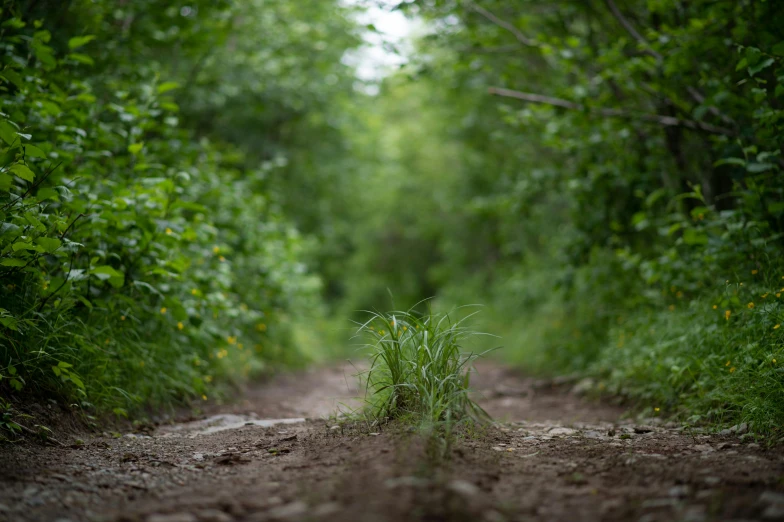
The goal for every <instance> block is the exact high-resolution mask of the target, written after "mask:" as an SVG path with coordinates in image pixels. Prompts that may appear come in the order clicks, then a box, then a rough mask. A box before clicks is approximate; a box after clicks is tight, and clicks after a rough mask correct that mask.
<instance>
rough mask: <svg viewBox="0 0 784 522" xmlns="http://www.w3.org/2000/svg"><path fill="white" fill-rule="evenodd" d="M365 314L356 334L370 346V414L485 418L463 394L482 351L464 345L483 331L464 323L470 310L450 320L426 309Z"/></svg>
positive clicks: (432, 419) (428, 419) (435, 419)
mask: <svg viewBox="0 0 784 522" xmlns="http://www.w3.org/2000/svg"><path fill="white" fill-rule="evenodd" d="M368 313H369V314H370V318H369V319H368V320H367V321H365V322H364V323H362V324H360V325H359V328H358V329H357V334H358V335H360V336H363V337H364V338H365V339H367V340H368V342H367V343H366V344H364V345H363V346H364V347H366V348H368V349H369V350H370V361H371V366H370V369H369V370H368V371H367V373H366V377H365V380H366V387H367V391H368V397H369V399H368V401H369V410H370V414H371V415H372V416H374V417H376V418H377V419H378V418H393V419H399V418H405V419H408V420H411V421H418V422H421V423H422V424H436V423H440V422H446V423H448V424H451V423H452V422H456V421H460V420H463V419H471V420H475V421H485V420H489V416H488V415H487V413H485V412H484V410H482V408H480V407H479V406H478V405H477V404H476V403H474V402H473V401H472V400H471V399H470V398H469V395H468V393H469V380H470V373H471V368H472V363H473V362H474V361H475V360H476V359H477V358H478V357H481V356H482V355H484V354H477V353H473V352H471V351H467V350H466V349H465V344H464V343H465V341H466V340H467V339H468V338H470V337H473V336H477V335H485V334H480V333H479V332H475V331H473V330H471V329H469V328H467V327H465V326H463V325H464V323H465V322H466V320H467V319H469V318H470V317H471V316H472V315H473V314H470V315H468V316H467V317H464V318H463V319H461V320H458V321H453V320H452V319H451V318H450V315H449V314H448V313H447V314H434V313H433V312H432V311H430V310H428V312H427V313H426V314H423V315H418V314H416V313H415V312H414V311H413V310H409V311H407V312H403V311H397V312H388V313H377V312H368Z"/></svg>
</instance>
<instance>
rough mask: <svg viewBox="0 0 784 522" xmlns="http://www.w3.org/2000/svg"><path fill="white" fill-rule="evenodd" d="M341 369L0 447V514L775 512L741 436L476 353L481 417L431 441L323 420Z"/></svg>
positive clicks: (764, 470) (565, 517)
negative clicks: (651, 413) (227, 400)
mask: <svg viewBox="0 0 784 522" xmlns="http://www.w3.org/2000/svg"><path fill="white" fill-rule="evenodd" d="M353 373H355V370H354V369H353V368H352V367H351V366H346V367H343V366H333V367H326V368H321V369H317V370H313V371H310V372H303V373H293V374H287V375H280V376H278V377H276V378H274V379H272V380H270V381H268V382H266V383H261V384H258V385H256V386H254V387H251V388H250V389H249V390H247V392H246V393H245V394H244V395H243V397H242V398H241V399H240V400H238V401H236V402H235V403H233V404H230V405H207V406H206V407H205V408H204V413H203V415H201V418H198V419H184V420H182V421H181V422H178V423H169V424H163V425H159V426H156V427H154V428H149V427H148V428H147V429H144V430H142V431H137V432H129V433H125V434H124V435H121V436H119V437H116V436H113V435H111V434H87V433H84V434H79V436H80V437H81V438H82V439H83V440H84V443H83V444H74V442H75V435H74V433H73V432H69V433H67V434H58V437H61V438H62V441H63V442H64V443H65V444H66V447H59V446H58V447H54V446H41V445H35V444H30V443H28V444H22V445H12V446H8V445H6V446H5V447H2V448H0V520H9V521H11V520H13V521H17V520H19V521H25V520H42V521H58V522H67V521H73V522H76V521H81V520H86V521H107V522H109V521H112V522H120V521H126V522H130V521H138V522H230V521H248V522H251V521H300V520H303V521H304V520H307V521H333V520H334V521H354V520H357V521H369V522H370V521H373V522H375V521H378V522H385V521H398V520H415V521H420V520H421V521H437V520H449V521H466V522H467V521H488V522H496V521H499V522H500V521H548V522H549V521H556V522H557V521H580V520H584V521H594V520H595V521H600V520H602V521H616V520H617V521H621V520H632V521H636V522H656V521H689V522H700V521H712V520H728V521H729V520H732V521H738V522H739V521H746V520H784V449H782V448H781V447H773V448H767V447H766V446H765V445H760V444H758V443H755V442H753V439H752V438H750V437H748V436H744V435H743V434H741V433H737V432H736V433H731V434H726V435H723V436H722V435H714V434H706V433H701V432H700V431H699V430H685V429H683V428H681V427H680V426H678V425H674V424H667V423H663V422H661V421H660V420H659V419H655V418H654V419H647V420H641V419H633V418H632V417H630V416H628V415H626V414H625V411H624V410H623V409H622V408H621V407H619V406H616V405H612V404H608V403H603V402H598V401H595V400H589V399H587V398H585V397H584V396H582V395H580V394H579V393H577V391H578V390H579V389H580V386H579V385H578V386H574V385H572V384H568V383H564V382H562V381H545V382H543V381H536V380H533V379H530V378H527V377H525V376H523V375H519V374H518V373H516V372H515V371H513V370H511V369H509V368H506V367H504V366H502V365H499V364H496V363H492V362H486V363H484V364H482V365H480V366H479V369H478V374H477V375H476V376H475V378H474V381H473V382H474V387H475V388H476V390H477V393H476V397H477V401H478V402H479V403H480V404H481V405H482V406H483V407H484V408H485V410H486V411H488V413H490V414H491V415H492V416H493V417H494V418H495V419H496V420H497V421H498V422H497V424H495V425H493V426H489V427H485V428H481V429H472V430H467V429H464V430H462V431H460V432H459V433H457V436H456V437H454V438H452V439H450V440H452V442H451V444H449V445H446V444H445V443H444V442H443V441H444V439H443V438H437V437H428V436H426V435H423V434H422V433H420V432H418V431H417V430H410V429H407V428H405V427H403V426H395V425H394V424H388V425H382V426H378V425H365V424H353V425H346V426H342V427H341V426H340V425H338V424H335V421H334V420H331V421H330V420H325V419H324V417H325V416H327V415H330V414H334V413H335V412H336V411H337V410H338V409H339V408H352V407H356V406H357V405H358V404H359V402H358V401H357V399H355V398H354V397H356V396H357V395H358V394H359V390H358V389H357V388H356V383H355V380H354V379H352V378H351V377H350V376H351V375H352V374H353ZM737 431H738V432H742V431H744V429H743V427H740V429H739V430H737ZM66 437H67V440H66ZM68 444H73V445H72V446H68Z"/></svg>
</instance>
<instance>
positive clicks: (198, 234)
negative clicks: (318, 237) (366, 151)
mask: <svg viewBox="0 0 784 522" xmlns="http://www.w3.org/2000/svg"><path fill="white" fill-rule="evenodd" d="M319 6H321V7H319ZM280 17H291V18H294V19H303V18H305V17H308V19H309V23H310V24H311V25H310V26H307V25H305V26H298V27H296V28H294V29H291V28H288V29H287V28H281V27H280V26H279V24H278V23H277V19H278V18H280ZM341 24H342V25H341ZM350 27H351V25H350V21H349V20H347V19H346V18H345V17H343V16H341V15H340V13H339V12H336V11H334V10H333V8H332V6H324V5H323V4H318V3H313V2H311V3H307V4H306V3H300V4H298V6H292V5H288V4H287V3H286V2H261V1H256V2H243V3H237V4H233V3H228V2H211V1H209V2H208V1H204V2H189V3H187V4H182V5H174V4H171V3H169V2H160V1H154V0H151V1H144V2H131V3H125V4H122V5H117V4H116V2H111V1H107V2H92V1H88V2H82V1H78V0H75V1H68V2H60V1H59V0H58V1H53V2H35V1H29V2H27V1H18V2H4V3H3V7H2V10H0V40H1V41H2V44H1V45H0V90H1V91H2V99H1V100H0V141H1V143H0V283H2V284H1V285H0V390H2V393H3V394H16V395H17V397H20V398H28V399H30V398H34V397H36V396H41V395H43V396H55V397H58V398H61V399H64V400H65V401H67V403H68V404H73V405H74V406H75V407H77V408H83V409H86V410H88V411H90V410H93V409H94V408H96V409H97V411H107V410H113V411H114V412H115V413H117V414H119V415H126V414H127V412H129V411H130V410H134V409H138V408H139V407H141V406H144V405H150V404H152V405H165V404H170V403H171V402H172V401H173V400H177V399H182V398H199V397H200V398H204V399H207V398H208V397H211V396H212V392H213V391H214V390H215V389H216V388H215V385H216V383H218V382H226V381H238V380H242V379H243V378H245V377H247V376H249V375H251V374H254V373H258V372H259V371H263V370H264V369H265V368H268V367H270V366H271V365H277V364H285V365H298V364H303V363H304V362H305V361H306V360H308V358H310V357H312V356H314V355H315V351H314V350H308V349H307V348H304V349H303V348H302V347H301V346H297V344H296V343H295V341H294V337H295V333H294V327H295V325H296V324H297V322H298V321H301V320H303V319H302V318H303V317H306V316H307V315H309V314H312V313H314V312H315V311H317V309H318V306H319V300H318V294H319V290H320V282H319V279H318V277H317V276H315V275H314V274H312V273H311V272H310V271H309V270H308V268H307V266H306V261H307V260H308V259H309V252H310V251H311V250H312V248H311V246H310V243H309V240H307V239H306V238H303V237H302V235H301V234H300V233H299V232H298V231H297V228H296V226H295V224H294V223H293V222H292V220H291V219H290V218H288V217H286V216H284V214H283V211H282V209H281V202H280V199H281V198H280V193H279V189H278V188H276V186H275V183H274V182H273V181H271V180H272V179H273V178H275V177H280V176H283V175H284V173H285V172H286V170H287V165H288V160H287V154H289V153H291V154H294V152H292V151H294V150H295V149H296V147H297V145H296V143H295V142H296V140H295V139H292V138H289V137H287V135H288V134H295V135H297V139H299V135H300V134H301V135H304V134H307V132H319V133H320V134H321V135H322V136H323V137H324V142H325V143H326V142H329V140H330V138H329V131H328V130H326V129H325V126H324V123H323V119H324V112H323V107H324V104H325V103H326V102H327V101H330V100H331V101H334V99H335V97H336V96H337V95H338V94H339V93H341V92H344V91H345V87H346V85H350V84H347V83H346V81H347V80H346V79H345V78H348V76H347V72H348V71H349V69H348V68H347V67H344V66H343V65H341V64H340V63H339V62H337V61H336V60H333V58H332V55H335V53H336V55H337V56H340V55H341V54H342V52H343V50H344V49H343V48H342V47H340V46H341V45H346V46H350V45H352V42H353V41H354V39H353V38H354V37H352V36H351V34H350V33H349V32H341V37H340V38H337V39H336V40H333V42H332V43H333V44H334V45H335V46H336V47H335V50H334V51H331V52H329V51H327V52H324V53H322V54H321V55H320V56H319V58H318V59H314V58H313V57H312V56H310V55H308V53H307V52H306V51H307V50H303V52H305V54H304V55H301V56H300V57H299V59H298V60H294V59H291V58H289V57H287V56H286V54H285V53H283V54H282V49H289V48H290V47H291V45H292V44H296V45H306V47H308V48H310V47H312V46H314V45H315V46H318V45H321V44H319V41H321V40H320V38H323V37H325V36H326V33H328V32H329V31H330V30H336V31H342V30H343V29H347V30H350ZM260 29H261V30H263V31H265V32H266V45H265V46H264V48H262V49H258V48H257V47H256V46H254V44H253V41H254V38H255V35H256V34H257V31H259V30H260ZM229 37H231V39H232V43H231V45H232V48H231V50H230V51H229V50H228V49H227V48H226V47H225V45H227V44H226V42H227V39H228V38H229ZM311 37H314V38H316V39H315V40H309V41H307V42H306V41H305V39H310V38H311ZM341 39H342V40H341ZM282 60H285V61H286V66H285V67H286V69H285V73H284V72H283V71H282V70H281V67H282V63H281V61H282ZM275 61H277V62H278V63H277V64H276V63H274V62H275ZM316 66H317V67H318V68H319V69H318V72H315V71H314V70H313V67H316ZM322 74H333V75H334V76H335V81H334V82H332V83H331V85H333V87H330V88H325V87H324V86H321V85H319V86H317V87H318V94H319V96H320V97H318V98H317V97H315V96H313V97H310V98H309V92H310V91H312V90H313V89H314V88H315V87H316V86H315V85H314V84H312V83H311V79H312V78H315V77H317V76H318V77H320V76H321V75H322ZM341 75H342V76H341ZM259 78H264V82H265V83H264V84H263V85H262V84H260V83H259V80H258V79H259ZM219 81H220V82H221V83H220V84H216V82H219ZM287 82H295V83H296V84H297V85H299V86H300V88H301V89H302V91H301V92H300V93H299V94H298V95H297V96H292V93H291V92H289V90H288V87H287ZM300 96H301V97H300ZM303 100H306V101H305V102H304V103H303ZM303 114H305V115H309V117H310V120H308V119H306V118H303V117H302V115H303ZM248 119H250V120H251V121H253V125H246V128H245V129H244V131H243V132H241V133H238V132H237V130H236V126H237V125H238V124H240V123H241V122H242V121H247V120H248ZM317 149H318V147H317V146H315V147H313V151H314V153H315V151H316V150H317Z"/></svg>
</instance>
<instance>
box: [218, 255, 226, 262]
mask: <svg viewBox="0 0 784 522" xmlns="http://www.w3.org/2000/svg"><path fill="white" fill-rule="evenodd" d="M218 260H219V261H220V262H221V263H223V262H225V261H226V258H225V257H223V256H220V257H219V258H218Z"/></svg>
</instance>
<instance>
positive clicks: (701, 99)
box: [605, 0, 735, 126]
mask: <svg viewBox="0 0 784 522" xmlns="http://www.w3.org/2000/svg"><path fill="white" fill-rule="evenodd" d="M605 3H606V4H607V7H609V8H610V11H611V12H612V14H613V16H614V17H615V19H616V20H618V22H619V23H620V24H621V25H622V26H623V28H624V29H625V30H626V32H627V33H629V34H630V35H631V36H632V38H634V39H635V40H637V42H639V43H640V45H642V46H643V47H644V48H645V52H646V53H647V54H649V55H650V56H653V57H654V58H656V61H657V62H658V63H659V65H661V64H662V62H664V56H662V55H661V54H660V53H659V52H657V51H655V50H654V49H653V47H651V44H650V43H649V42H648V40H646V39H645V37H644V36H643V35H641V34H640V33H639V32H638V31H637V29H635V27H634V26H633V25H632V23H631V22H630V21H629V20H628V19H627V18H626V17H625V16H623V13H621V10H620V9H618V6H617V5H615V1H614V0H605ZM686 91H687V92H688V93H689V96H691V98H692V99H693V100H694V101H696V102H697V103H699V104H703V103H705V96H704V95H703V94H702V93H701V92H700V91H699V90H698V89H697V88H696V87H691V86H689V87H687V88H686ZM707 109H708V112H710V113H711V114H713V115H714V116H716V117H718V118H719V119H721V120H722V121H723V122H724V123H728V124H730V125H732V126H735V120H733V119H732V118H730V117H729V116H727V115H726V114H724V113H723V112H721V111H720V110H719V108H718V107H715V106H713V105H708V106H707Z"/></svg>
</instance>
